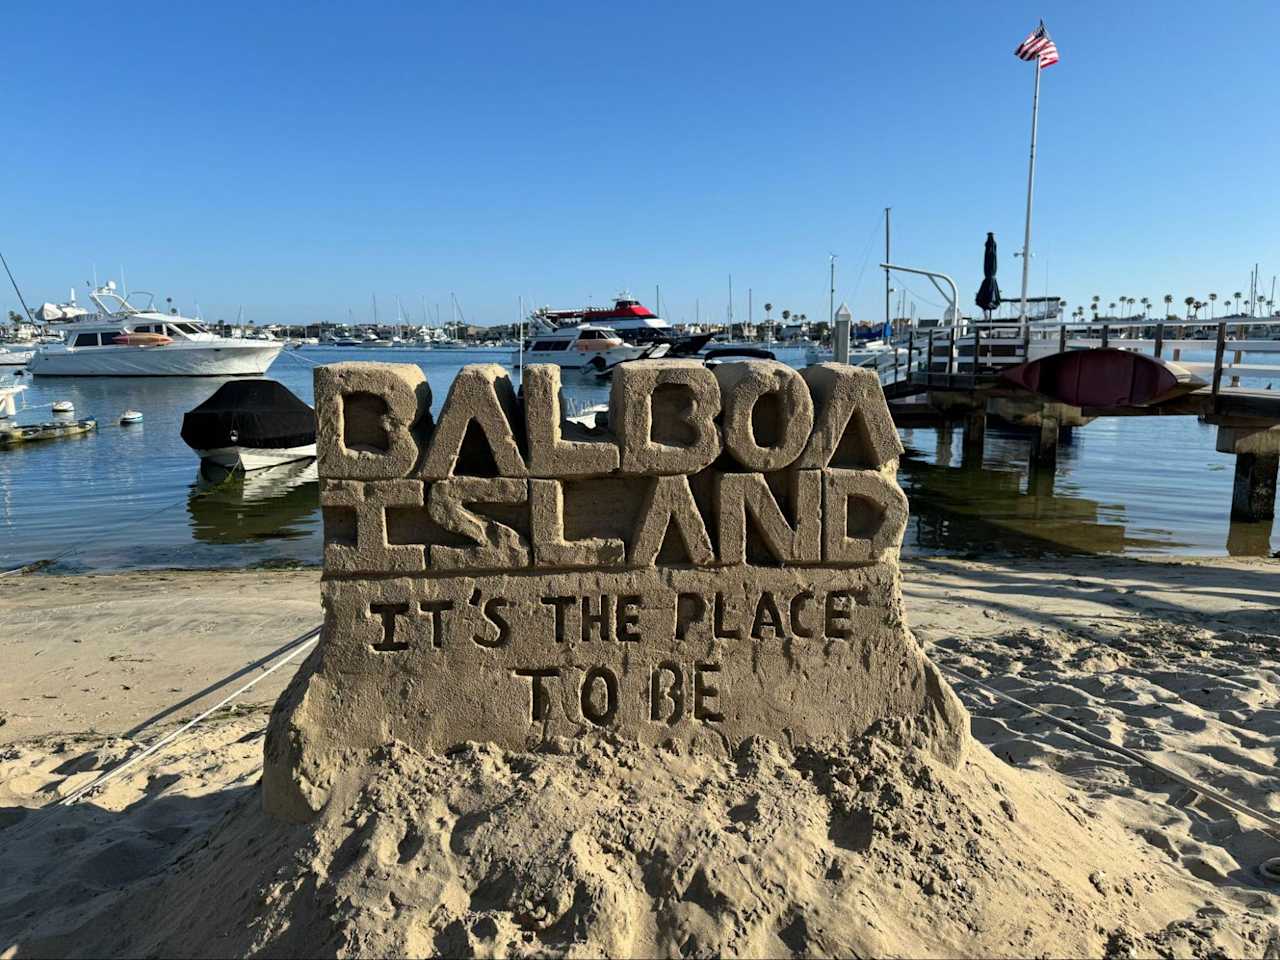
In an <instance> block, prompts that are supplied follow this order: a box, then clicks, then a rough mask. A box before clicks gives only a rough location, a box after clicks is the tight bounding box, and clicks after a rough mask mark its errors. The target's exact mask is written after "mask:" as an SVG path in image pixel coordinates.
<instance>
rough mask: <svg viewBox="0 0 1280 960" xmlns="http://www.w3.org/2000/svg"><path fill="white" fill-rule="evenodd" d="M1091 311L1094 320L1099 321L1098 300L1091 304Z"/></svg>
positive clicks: (1095, 299)
mask: <svg viewBox="0 0 1280 960" xmlns="http://www.w3.org/2000/svg"><path fill="white" fill-rule="evenodd" d="M1089 309H1091V310H1092V311H1093V319H1095V320H1097V319H1098V298H1097V297H1094V298H1093V303H1091V304H1089Z"/></svg>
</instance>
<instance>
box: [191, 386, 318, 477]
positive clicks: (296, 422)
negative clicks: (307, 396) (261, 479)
mask: <svg viewBox="0 0 1280 960" xmlns="http://www.w3.org/2000/svg"><path fill="white" fill-rule="evenodd" d="M182 439H183V441H184V442H185V443H186V444H187V446H189V447H190V448H191V449H192V450H194V451H195V452H196V454H197V455H198V456H199V457H200V459H201V460H207V461H210V462H212V463H215V464H217V465H218V466H221V467H225V468H227V469H231V470H234V469H240V470H258V469H260V468H262V467H272V466H277V465H279V464H282V463H292V462H293V461H295V460H308V459H312V458H314V457H315V455H316V416H315V411H314V410H312V409H311V407H309V406H307V404H305V403H303V402H302V401H301V400H299V399H298V398H297V397H296V396H294V395H293V394H292V393H290V392H289V390H288V389H287V388H286V387H285V386H284V385H283V384H280V383H277V382H276V381H274V380H232V381H230V382H229V383H224V384H223V385H222V386H221V387H219V388H218V389H217V391H216V392H215V393H214V394H213V396H211V397H209V399H208V400H206V401H205V402H204V403H202V404H200V405H199V406H198V407H195V408H194V409H193V410H190V411H188V412H187V413H186V414H185V415H184V416H183V418H182Z"/></svg>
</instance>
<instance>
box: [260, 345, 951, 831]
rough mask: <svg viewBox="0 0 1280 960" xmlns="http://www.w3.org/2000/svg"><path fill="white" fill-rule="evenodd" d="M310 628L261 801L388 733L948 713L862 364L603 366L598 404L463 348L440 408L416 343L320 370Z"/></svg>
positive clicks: (657, 734)
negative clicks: (415, 354) (907, 571)
mask: <svg viewBox="0 0 1280 960" xmlns="http://www.w3.org/2000/svg"><path fill="white" fill-rule="evenodd" d="M315 387H316V389H315V395H316V413H317V419H318V431H317V447H318V459H319V472H320V477H321V481H322V486H321V505H322V511H323V518H324V531H325V548H324V580H323V600H324V607H325V625H324V632H323V635H322V638H321V642H320V644H319V645H318V646H317V648H316V650H315V651H314V652H313V653H312V655H311V656H310V657H309V659H308V660H307V661H306V663H305V664H304V665H303V667H302V668H301V669H300V670H299V673H298V676H297V677H296V678H295V679H294V681H293V683H292V684H291V685H290V687H289V689H288V690H287V691H286V692H285V693H284V694H283V695H282V696H281V698H280V701H279V702H278V703H277V705H276V708H275V711H274V713H273V715H272V718H271V723H270V727H269V730H268V736H267V743H266V764H265V772H264V796H265V803H266V806H267V809H268V811H270V812H271V813H274V814H276V815H279V816H282V817H286V818H288V819H292V820H306V819H308V818H310V817H311V816H313V815H314V813H315V812H316V811H317V810H319V809H320V808H321V806H322V805H323V804H324V802H325V800H326V798H327V796H328V793H329V791H330V789H331V787H332V785H333V783H334V782H335V779H336V778H337V776H338V775H339V774H340V772H341V771H342V769H343V768H344V767H346V766H347V765H349V764H351V763H353V762H355V761H357V760H358V759H359V758H360V757H361V756H362V755H367V753H368V751H370V750H372V749H375V748H377V747H379V746H381V745H383V744H385V743H388V742H390V741H402V742H405V743H408V744H410V745H412V746H413V747H415V748H416V749H418V750H424V751H430V750H444V749H447V748H449V747H451V746H453V745H456V744H459V743H462V742H466V741H489V742H493V743H496V744H498V745H499V746H502V747H505V748H511V749H525V748H532V747H536V746H537V745H538V744H539V743H541V742H544V741H549V740H552V739H553V738H558V737H572V736H575V735H581V734H585V733H589V732H592V731H607V732H613V733H615V734H617V735H620V736H623V737H627V738H631V739H634V740H638V741H639V742H641V743H644V744H651V745H664V744H665V745H677V746H678V747H680V748H689V749H695V750H700V749H708V750H720V751H724V750H732V749H734V748H736V746H737V745H738V744H739V743H740V742H742V741H743V740H744V739H746V738H748V737H751V736H756V735H764V736H768V737H771V738H776V739H778V740H782V741H785V742H787V743H789V744H791V745H799V744H804V743H813V742H820V741H829V740H832V739H835V738H848V737H851V736H857V735H859V734H861V733H863V732H865V731H866V730H867V729H868V728H869V727H870V726H872V725H873V724H875V723H876V722H877V721H881V720H884V719H890V718H892V719H898V720H901V721H904V722H906V723H908V724H911V725H913V726H914V734H915V736H916V737H917V738H918V739H922V740H923V741H924V742H927V744H928V746H929V747H930V749H932V750H933V751H934V753H935V754H937V755H938V756H939V757H941V758H942V759H944V760H946V761H948V762H951V763H956V762H958V760H959V758H960V756H961V753H962V751H963V749H964V745H965V742H966V740H967V736H968V717H967V714H966V713H965V711H964V709H963V708H962V707H961V705H960V704H959V702H958V701H957V700H956V698H955V696H954V694H953V693H952V691H951V690H950V688H949V687H948V686H947V685H946V683H945V682H944V681H943V680H942V679H941V677H940V676H939V675H938V673H937V672H936V671H935V669H934V668H933V666H932V665H931V664H930V663H929V662H928V660H927V659H926V658H925V657H924V655H923V654H922V652H921V651H920V649H919V647H918V646H917V644H916V642H915V640H914V638H913V637H912V636H911V634H910V632H909V631H908V629H907V627H906V625H905V622H904V616H903V606H902V596H901V591H900V586H899V573H898V550H899V547H900V545H901V541H902V535H903V531H904V528H905V524H906V520H907V502H906V498H905V496H904V495H903V493H902V491H901V489H900V488H899V487H898V484H897V480H896V469H897V458H898V456H899V454H900V452H901V446H900V444H899V441H898V437H897V433H896V432H895V430H894V428H893V423H892V421H891V419H890V417H889V411H888V408H887V406H886V403H885V399H884V394H883V392H882V390H881V388H880V384H879V382H878V380H877V379H876V377H875V375H874V374H873V373H871V372H870V371H867V370H860V369H857V368H853V367H848V366H844V365H837V364H822V365H818V366H814V367H810V368H808V369H807V370H805V371H803V372H798V371H796V370H793V369H791V368H789V367H787V366H785V365H783V364H780V363H775V362H772V361H757V360H752V361H748V362H744V363H734V364H726V365H723V366H720V367H717V368H715V369H714V370H713V369H709V368H707V367H704V366H702V365H700V364H698V363H696V362H690V361H674V360H657V361H642V362H636V363H630V364H627V365H625V366H622V367H620V368H619V369H618V370H617V372H616V374H615V376H614V380H613V384H612V389H611V395H610V402H609V410H608V414H607V417H606V416H605V415H603V414H602V415H601V416H600V417H599V418H598V419H599V420H600V422H599V423H598V424H597V425H596V426H595V427H593V428H589V427H584V426H581V425H579V424H577V423H573V422H570V421H568V420H566V419H565V418H564V416H563V414H562V404H561V397H560V370H559V368H558V367H555V366H534V367H530V368H529V369H528V370H527V371H526V373H525V377H524V383H523V391H522V394H521V395H520V396H517V395H516V393H515V391H514V389H513V387H512V384H511V381H510V379H509V378H508V375H507V373H506V372H505V371H504V370H503V369H502V368H501V367H499V366H497V365H493V364H482V365H473V366H468V367H465V368H463V370H462V371H461V372H460V374H459V375H458V377H457V378H456V380H455V381H454V382H453V384H452V386H451V387H450V389H449V394H448V397H447V398H446V400H445V403H444V405H443V408H442V409H441V412H440V417H439V419H438V420H433V418H432V416H431V412H430V411H431V392H430V388H429V386H428V384H427V381H426V379H425V377H424V375H423V373H422V371H421V370H420V369H419V368H418V367H416V366H412V365H390V364H373V363H344V364H336V365H332V366H325V367H319V368H317V370H316V381H315Z"/></svg>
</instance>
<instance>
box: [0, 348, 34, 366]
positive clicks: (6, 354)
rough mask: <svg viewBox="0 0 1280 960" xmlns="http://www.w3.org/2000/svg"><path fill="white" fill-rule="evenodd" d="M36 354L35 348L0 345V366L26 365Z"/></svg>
mask: <svg viewBox="0 0 1280 960" xmlns="http://www.w3.org/2000/svg"><path fill="white" fill-rule="evenodd" d="M33 356H35V351H34V350H15V349H13V347H0V367H25V366H26V365H27V363H29V362H30V360H31V358H32V357H33Z"/></svg>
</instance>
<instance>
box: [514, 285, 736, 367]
mask: <svg viewBox="0 0 1280 960" xmlns="http://www.w3.org/2000/svg"><path fill="white" fill-rule="evenodd" d="M530 322H531V323H532V324H534V325H535V326H548V325H549V326H551V327H577V326H581V325H583V324H589V325H592V326H600V327H608V328H609V329H610V330H612V331H614V332H615V333H616V334H617V335H618V337H619V338H621V339H622V340H623V341H624V342H626V343H629V344H632V345H634V346H650V345H652V344H658V343H666V344H670V350H669V352H668V354H667V355H668V356H673V357H674V356H691V355H692V354H695V353H697V352H698V351H699V350H701V349H702V348H703V347H705V346H706V345H707V341H709V340H710V339H711V334H709V333H707V334H692V335H690V334H683V333H679V332H677V331H676V329H675V327H673V326H671V324H669V323H667V321H666V320H663V319H662V318H661V317H659V316H658V315H657V314H655V313H654V312H653V311H652V310H650V309H649V308H648V307H646V306H644V305H643V304H642V303H641V302H640V301H639V300H637V299H635V298H634V297H632V296H631V295H630V294H629V293H627V292H626V291H623V292H622V293H620V294H618V296H617V297H616V298H614V302H613V306H612V307H585V308H582V309H579V310H552V309H551V308H550V307H542V308H540V309H538V310H535V311H534V312H533V315H532V316H531V317H530Z"/></svg>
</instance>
